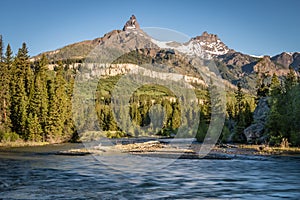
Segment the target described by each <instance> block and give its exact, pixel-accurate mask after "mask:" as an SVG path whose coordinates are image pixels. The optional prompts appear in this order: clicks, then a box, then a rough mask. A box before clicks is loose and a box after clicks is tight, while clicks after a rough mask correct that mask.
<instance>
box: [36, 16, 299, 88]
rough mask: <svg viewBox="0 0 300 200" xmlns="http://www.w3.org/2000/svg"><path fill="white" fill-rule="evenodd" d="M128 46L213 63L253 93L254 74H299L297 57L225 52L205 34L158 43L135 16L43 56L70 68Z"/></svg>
mask: <svg viewBox="0 0 300 200" xmlns="http://www.w3.org/2000/svg"><path fill="white" fill-rule="evenodd" d="M128 43H132V44H134V45H132V46H136V47H138V48H139V49H145V48H146V49H149V50H147V51H148V52H147V56H148V57H150V58H152V59H155V60H159V59H165V58H166V56H167V57H168V55H166V53H165V52H166V51H168V50H170V49H172V50H173V51H174V54H177V53H176V52H178V53H182V54H185V55H189V56H198V57H201V58H204V59H212V60H214V61H215V63H216V65H217V67H218V69H219V71H220V74H221V75H222V77H223V78H224V79H225V80H227V81H229V82H230V83H232V84H236V83H237V82H241V83H242V84H243V87H244V88H247V89H254V87H255V83H256V80H255V78H256V74H257V73H265V74H268V75H273V74H274V73H275V74H277V75H279V76H281V75H285V74H286V73H287V72H288V70H289V67H293V68H294V69H296V70H299V67H300V53H286V52H283V53H281V54H279V55H276V56H274V57H269V56H264V57H261V58H258V57H254V56H250V55H247V54H243V53H240V52H236V51H235V50H233V49H230V48H228V47H227V46H226V45H225V44H224V43H223V42H222V41H221V39H220V38H219V37H218V36H217V35H215V34H209V33H207V32H204V33H203V34H202V35H200V36H196V37H193V38H191V39H190V40H189V41H188V42H186V43H178V42H173V41H168V42H164V41H158V40H155V39H153V38H151V37H150V36H148V35H147V34H146V33H145V32H144V31H143V30H142V29H140V25H139V23H138V21H137V18H136V17H135V16H134V15H132V16H131V17H130V19H129V20H128V21H127V22H126V23H125V25H124V27H123V29H122V30H113V31H111V32H109V33H107V34H105V35H104V36H103V37H100V38H96V39H94V40H86V41H82V42H78V43H74V44H70V45H67V46H65V47H62V48H60V49H57V50H54V51H48V52H44V53H43V54H45V55H46V56H47V58H48V59H49V61H50V62H51V63H56V62H57V61H59V60H62V61H68V62H69V63H73V64H74V63H82V62H83V61H84V59H86V58H87V56H88V55H89V54H90V52H91V51H92V50H93V49H95V48H96V47H97V46H98V45H103V46H109V47H113V48H115V49H118V48H119V49H120V50H124V49H121V48H123V46H126V45H125V44H128ZM129 50H130V51H131V50H134V49H129ZM160 50H165V52H164V53H159V52H160ZM139 53H142V54H143V53H145V52H140V51H139ZM41 55H42V54H39V55H37V56H34V57H32V58H31V59H32V60H37V59H39V58H40V57H41ZM160 56H164V57H160ZM137 64H138V63H137ZM185 71H186V72H185ZM188 71H189V70H183V73H188Z"/></svg>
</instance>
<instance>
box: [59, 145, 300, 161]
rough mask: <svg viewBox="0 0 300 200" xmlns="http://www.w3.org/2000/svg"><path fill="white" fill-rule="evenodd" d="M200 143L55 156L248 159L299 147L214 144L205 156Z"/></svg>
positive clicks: (99, 149)
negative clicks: (121, 155) (273, 147)
mask: <svg viewBox="0 0 300 200" xmlns="http://www.w3.org/2000/svg"><path fill="white" fill-rule="evenodd" d="M200 148H201V144H200V143H191V144H185V143H183V144H180V143H176V144H171V143H166V142H162V141H157V140H151V141H146V142H137V143H125V144H115V145H110V146H102V145H94V146H90V147H86V148H82V149H71V150H66V151H59V152H57V155H67V156H85V155H90V154H95V155H103V156H106V155H114V154H126V153H127V154H130V155H136V156H148V157H161V158H173V159H223V160H228V159H234V158H236V157H248V156H259V157H261V156H271V155H295V154H296V155H300V150H299V148H296V150H293V151H292V150H291V149H290V150H282V149H279V150H275V149H272V150H271V148H269V147H265V146H258V145H252V146H250V145H248V146H246V145H244V146H243V145H229V144H222V145H216V146H214V147H213V149H212V150H211V151H210V152H209V153H208V154H204V155H201V153H199V152H200V151H199V150H200Z"/></svg>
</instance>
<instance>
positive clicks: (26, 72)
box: [10, 43, 32, 140]
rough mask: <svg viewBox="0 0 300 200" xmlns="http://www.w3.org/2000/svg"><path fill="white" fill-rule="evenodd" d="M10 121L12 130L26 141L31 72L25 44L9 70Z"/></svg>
mask: <svg viewBox="0 0 300 200" xmlns="http://www.w3.org/2000/svg"><path fill="white" fill-rule="evenodd" d="M11 73H12V76H11V82H10V83H11V84H10V86H11V88H10V91H11V121H12V125H13V127H12V129H13V131H15V132H16V133H18V134H20V135H21V136H22V137H23V138H24V139H25V140H27V139H28V136H29V135H28V134H29V132H28V127H27V117H28V115H27V114H28V112H27V109H28V105H29V99H30V97H29V96H30V89H31V82H32V70H31V68H30V61H29V56H28V50H27V47H26V44H25V43H23V45H22V48H20V49H19V51H18V53H17V56H16V57H15V59H14V62H13V65H12V69H11Z"/></svg>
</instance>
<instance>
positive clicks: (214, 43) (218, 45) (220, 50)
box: [191, 31, 230, 56]
mask: <svg viewBox="0 0 300 200" xmlns="http://www.w3.org/2000/svg"><path fill="white" fill-rule="evenodd" d="M191 41H195V42H197V43H199V44H200V46H201V48H202V49H203V50H204V51H205V52H206V53H208V54H211V55H214V56H217V55H224V54H226V53H228V52H229V51H230V49H229V48H228V47H227V46H226V45H225V44H224V43H223V42H222V41H221V40H220V39H219V37H218V36H217V35H216V34H210V33H207V32H206V31H204V32H203V33H202V35H200V36H196V37H194V38H192V39H191Z"/></svg>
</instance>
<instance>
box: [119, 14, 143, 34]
mask: <svg viewBox="0 0 300 200" xmlns="http://www.w3.org/2000/svg"><path fill="white" fill-rule="evenodd" d="M130 29H140V25H139V23H138V22H137V20H136V17H135V16H134V15H131V17H130V19H129V20H128V21H127V22H126V24H125V25H124V27H123V31H127V30H130Z"/></svg>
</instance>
